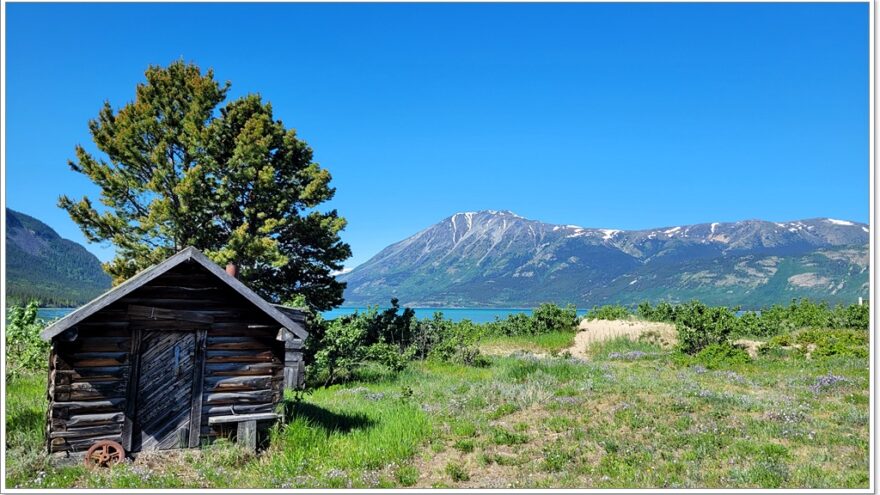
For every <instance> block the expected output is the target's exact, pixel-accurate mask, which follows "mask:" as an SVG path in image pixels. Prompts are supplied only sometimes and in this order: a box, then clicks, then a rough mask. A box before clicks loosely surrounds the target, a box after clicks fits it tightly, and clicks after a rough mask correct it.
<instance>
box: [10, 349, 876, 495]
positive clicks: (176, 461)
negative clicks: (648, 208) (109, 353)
mask: <svg viewBox="0 0 880 495" xmlns="http://www.w3.org/2000/svg"><path fill="white" fill-rule="evenodd" d="M632 351H640V352H645V353H651V356H650V357H649V358H644V357H643V358H638V359H619V358H609V355H610V354H611V353H614V352H616V353H620V354H625V353H628V352H632ZM829 372H830V373H833V374H834V375H836V376H838V377H842V378H844V381H839V382H837V383H834V384H833V385H828V386H823V387H817V386H816V383H817V379H818V378H819V377H823V376H827V375H828V374H829ZM868 383H869V376H868V367H867V359H865V358H863V357H859V356H854V355H846V356H840V355H832V356H824V357H817V358H811V359H805V357H804V356H803V355H802V354H800V353H796V352H783V353H774V354H768V355H760V356H758V357H757V358H756V359H754V360H752V361H750V362H749V363H745V364H737V365H735V366H732V367H729V368H721V369H717V370H707V369H704V368H700V367H699V366H696V365H695V364H694V363H691V362H688V361H687V360H679V359H675V354H674V353H670V352H669V351H661V350H659V348H656V347H651V346H650V344H644V343H639V342H631V341H628V340H627V341H623V340H621V341H612V342H610V343H607V344H605V345H604V346H600V347H597V353H596V357H595V359H594V360H592V361H577V360H574V359H569V358H565V357H557V358H552V357H548V358H535V357H533V356H528V355H517V356H508V357H492V358H490V364H489V366H486V367H479V368H477V367H468V366H464V365H456V364H446V363H439V362H424V363H413V364H412V365H411V366H410V368H409V369H407V370H405V371H404V372H402V373H400V374H399V375H397V376H385V377H384V378H381V379H380V378H374V379H371V381H369V382H358V383H350V384H347V385H344V386H334V387H331V388H328V389H320V390H316V391H315V392H314V393H312V394H309V395H307V396H306V397H305V399H304V402H302V403H300V404H299V405H297V406H296V414H295V415H294V417H293V418H292V419H291V420H290V421H289V422H288V424H287V425H284V426H280V427H278V428H276V429H275V430H274V431H273V432H272V438H271V439H270V442H269V447H268V448H267V450H265V451H263V452H261V453H260V454H259V455H253V454H249V453H247V452H244V451H242V450H240V449H238V448H237V447H236V446H235V445H234V444H230V443H228V442H225V441H224V442H218V443H217V444H215V445H213V446H211V447H209V448H206V449H203V450H201V451H198V450H192V451H183V452H182V453H180V454H178V455H171V456H169V457H168V459H166V460H165V461H163V462H161V463H155V462H154V463H151V464H150V465H144V464H142V463H139V462H134V463H132V464H128V465H123V466H119V467H117V468H114V469H111V470H96V471H87V470H85V469H83V468H79V467H72V468H71V467H68V468H57V467H51V466H48V465H47V463H46V462H45V458H44V457H43V456H42V455H40V454H39V453H38V452H39V451H40V449H41V448H43V439H42V428H43V421H44V419H43V418H44V413H45V401H44V399H43V398H44V396H45V375H44V374H39V375H34V376H24V377H20V378H16V379H14V380H11V381H10V382H9V384H8V385H9V386H8V388H7V393H8V395H7V421H8V423H7V432H8V435H9V436H8V442H9V448H8V449H7V472H6V476H7V484H8V486H10V487H15V486H20V487H29V488H49V487H73V486H75V487H81V488H99V487H102V488H103V487H107V488H110V487H112V488H128V487H142V488H157V487H169V488H173V487H205V488H226V487H245V488H247V487H251V488H257V487H261V488H263V487H264V488H299V487H330V488H345V487H362V488H391V487H411V486H417V487H432V486H434V487H456V486H469V487H471V486H472V487H496V488H554V487H558V488H574V487H586V488H624V487H629V488H656V487H668V488H721V487H724V488H728V487H729V488H771V487H784V488H865V487H867V486H868V462H869V458H868V447H869V436H868V422H869V411H868V407H869V391H868ZM41 472H42V473H43V474H41Z"/></svg>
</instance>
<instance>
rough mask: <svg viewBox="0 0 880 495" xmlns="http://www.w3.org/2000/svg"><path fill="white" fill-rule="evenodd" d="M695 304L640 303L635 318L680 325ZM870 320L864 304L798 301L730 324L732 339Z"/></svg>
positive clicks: (864, 323) (864, 326)
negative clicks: (734, 336) (837, 304)
mask: <svg viewBox="0 0 880 495" xmlns="http://www.w3.org/2000/svg"><path fill="white" fill-rule="evenodd" d="M694 304H695V303H687V304H678V305H674V304H670V303H667V302H661V303H658V304H657V305H656V306H651V304H650V303H647V302H643V303H641V304H639V305H638V308H637V310H636V315H637V316H638V317H639V318H641V319H643V320H648V321H662V322H668V323H679V322H681V321H683V320H686V319H688V318H691V317H692V316H693V311H694ZM713 309H714V308H713ZM730 311H731V312H732V313H734V314H736V313H737V312H738V308H731V309H730ZM869 317H870V309H869V307H868V305H867V304H863V305H858V304H852V305H849V306H836V307H834V308H830V307H829V306H828V305H827V304H826V303H816V302H812V301H809V300H807V299H800V300H793V301H792V302H791V303H790V304H789V305H788V306H783V305H778V304H777V305H774V306H771V307H769V308H764V309H763V310H761V311H746V312H744V313H743V314H741V315H740V316H739V317H738V318H737V319H736V321H735V322H731V325H732V328H731V335H737V336H751V337H759V338H762V337H763V338H767V337H772V336H774V335H780V334H784V333H787V332H793V331H795V330H798V329H800V328H831V329H844V328H858V329H867V328H868V325H869V321H870V319H869Z"/></svg>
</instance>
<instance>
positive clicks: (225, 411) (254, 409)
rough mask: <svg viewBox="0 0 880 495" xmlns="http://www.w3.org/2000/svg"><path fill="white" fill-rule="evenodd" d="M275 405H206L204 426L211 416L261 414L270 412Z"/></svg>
mask: <svg viewBox="0 0 880 495" xmlns="http://www.w3.org/2000/svg"><path fill="white" fill-rule="evenodd" d="M274 407H275V405H274V404H271V403H265V404H225V405H206V406H205V407H204V408H203V409H202V410H203V411H204V416H205V419H204V421H203V423H204V424H207V421H208V419H207V418H210V417H212V416H218V415H221V416H222V415H230V414H253V413H262V412H271V411H272V410H273V409H274Z"/></svg>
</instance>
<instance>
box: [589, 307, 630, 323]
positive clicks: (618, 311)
mask: <svg viewBox="0 0 880 495" xmlns="http://www.w3.org/2000/svg"><path fill="white" fill-rule="evenodd" d="M630 316H632V313H630V311H629V309H627V308H626V306H621V305H619V304H609V305H605V306H597V307H595V308H593V309H591V310H589V311H588V312H587V315H586V316H585V317H584V318H586V319H587V320H625V319H627V318H629V317H630Z"/></svg>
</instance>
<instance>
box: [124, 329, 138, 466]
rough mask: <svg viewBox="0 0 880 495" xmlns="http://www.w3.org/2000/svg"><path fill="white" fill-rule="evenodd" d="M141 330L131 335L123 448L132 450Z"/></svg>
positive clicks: (136, 330)
mask: <svg viewBox="0 0 880 495" xmlns="http://www.w3.org/2000/svg"><path fill="white" fill-rule="evenodd" d="M142 340H143V339H142V334H141V330H140V329H134V330H133V331H132V334H131V350H130V351H129V352H130V355H131V370H130V372H129V374H128V384H127V386H126V389H125V420H124V422H123V427H122V442H121V443H122V448H123V449H125V450H126V451H130V450H131V439H132V435H133V434H134V421H135V419H136V418H135V417H136V412H137V395H138V394H137V384H138V377H139V376H140V367H141V366H140V360H141V341H142Z"/></svg>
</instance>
